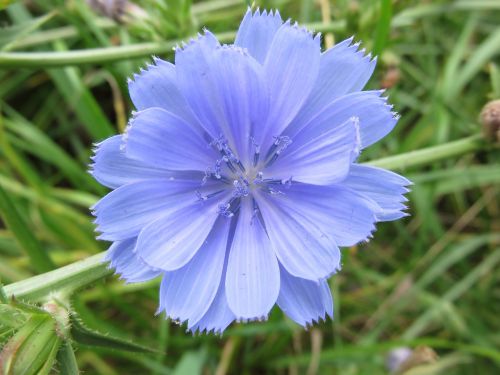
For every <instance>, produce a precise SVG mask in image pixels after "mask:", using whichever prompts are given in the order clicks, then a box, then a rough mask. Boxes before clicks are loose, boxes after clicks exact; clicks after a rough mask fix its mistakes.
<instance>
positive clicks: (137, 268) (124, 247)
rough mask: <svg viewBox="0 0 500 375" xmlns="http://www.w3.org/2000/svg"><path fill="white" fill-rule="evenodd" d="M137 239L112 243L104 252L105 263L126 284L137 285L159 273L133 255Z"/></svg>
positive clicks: (159, 272)
mask: <svg viewBox="0 0 500 375" xmlns="http://www.w3.org/2000/svg"><path fill="white" fill-rule="evenodd" d="M136 241H137V238H130V239H128V240H124V241H117V242H114V243H113V244H112V245H111V247H110V248H109V249H108V251H107V252H106V257H105V258H104V260H105V261H109V262H110V263H109V266H110V267H111V268H114V269H115V272H116V273H117V274H120V275H121V278H122V279H124V280H126V282H127V283H139V282H143V281H148V280H151V279H154V278H155V277H157V276H159V275H160V274H161V271H159V270H156V269H153V268H151V267H149V266H148V265H147V264H146V263H144V262H143V261H142V260H141V259H139V258H138V257H137V256H136V255H135V253H134V248H135V244H136Z"/></svg>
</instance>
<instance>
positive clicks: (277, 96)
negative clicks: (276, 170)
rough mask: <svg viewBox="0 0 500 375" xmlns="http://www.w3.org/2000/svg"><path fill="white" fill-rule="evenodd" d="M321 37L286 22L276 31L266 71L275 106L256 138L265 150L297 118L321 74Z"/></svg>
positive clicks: (266, 63)
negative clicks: (274, 137) (319, 73)
mask: <svg viewBox="0 0 500 375" xmlns="http://www.w3.org/2000/svg"><path fill="white" fill-rule="evenodd" d="M320 49H321V48H320V38H319V35H318V36H316V37H313V35H312V34H311V33H310V32H309V31H307V30H306V29H304V28H301V27H299V26H297V25H296V24H295V25H291V24H290V21H287V22H286V23H285V24H283V25H282V26H281V27H280V29H279V30H278V31H277V32H276V35H275V37H274V39H273V42H272V44H271V47H270V49H269V53H268V55H267V57H266V61H265V62H264V74H265V77H266V81H267V83H268V85H269V92H270V95H271V103H272V106H271V110H270V112H269V116H268V119H267V121H266V123H265V124H263V126H262V129H261V130H260V132H259V134H256V135H255V138H256V141H257V143H258V144H259V145H261V147H262V150H263V151H264V152H265V151H267V148H268V147H269V146H270V145H271V143H272V142H273V136H278V135H280V134H281V132H282V131H283V130H284V129H285V128H286V126H287V125H288V124H289V123H290V121H292V120H293V118H294V117H295V115H296V114H297V113H298V111H299V110H300V108H301V107H302V105H303V104H304V102H305V101H306V99H307V97H308V96H309V93H310V92H311V90H312V88H313V85H314V82H315V81H316V78H317V76H318V71H319V62H320Z"/></svg>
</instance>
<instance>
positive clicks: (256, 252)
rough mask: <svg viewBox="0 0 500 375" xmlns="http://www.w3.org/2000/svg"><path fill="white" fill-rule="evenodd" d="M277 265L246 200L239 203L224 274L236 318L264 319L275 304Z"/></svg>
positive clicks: (231, 307)
mask: <svg viewBox="0 0 500 375" xmlns="http://www.w3.org/2000/svg"><path fill="white" fill-rule="evenodd" d="M279 287H280V280H279V266H278V261H277V259H276V255H275V254H274V253H273V251H272V249H271V246H270V243H269V238H268V237H267V234H266V232H265V230H264V228H263V227H262V225H261V223H260V220H259V219H258V218H257V216H254V210H253V207H252V203H251V202H250V200H249V199H244V200H242V202H241V209H240V213H239V217H238V223H237V225H236V229H235V233H234V238H233V243H232V246H231V250H230V253H229V260H228V266H227V274H226V295H227V302H228V304H229V307H230V309H231V310H232V311H233V313H234V314H235V315H236V318H237V319H238V320H254V319H265V318H266V317H267V315H268V314H269V311H270V310H271V308H272V307H273V305H274V304H275V303H276V299H277V298H278V293H279Z"/></svg>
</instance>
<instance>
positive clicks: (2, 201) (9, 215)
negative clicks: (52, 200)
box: [0, 186, 54, 272]
mask: <svg viewBox="0 0 500 375" xmlns="http://www.w3.org/2000/svg"><path fill="white" fill-rule="evenodd" d="M0 214H1V216H2V219H3V220H4V222H5V224H6V225H7V227H8V228H9V229H10V230H11V231H12V233H13V234H14V236H15V238H16V240H17V241H18V242H19V245H20V246H21V247H22V248H23V249H24V251H25V252H26V255H28V257H29V258H30V260H31V265H32V266H33V268H34V269H35V270H36V271H38V272H46V271H49V270H51V269H53V268H54V264H53V263H52V261H51V259H50V257H49V255H48V254H47V252H46V251H45V249H44V248H43V246H42V245H41V244H40V242H39V241H38V240H37V238H36V237H35V236H34V235H33V233H32V232H31V231H30V229H29V227H28V225H27V224H26V223H25V221H24V219H23V218H22V216H21V215H20V214H19V212H18V211H17V209H16V204H15V203H14V202H13V201H12V200H11V199H10V197H9V195H8V194H7V193H6V192H5V190H4V189H3V188H2V187H1V186H0Z"/></svg>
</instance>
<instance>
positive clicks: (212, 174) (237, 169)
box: [196, 136, 292, 217]
mask: <svg viewBox="0 0 500 375" xmlns="http://www.w3.org/2000/svg"><path fill="white" fill-rule="evenodd" d="M250 142H251V144H252V147H251V149H252V153H253V155H252V157H251V158H250V160H251V162H250V164H251V165H243V163H242V162H241V160H240V159H239V158H238V156H237V154H236V153H235V152H234V151H233V150H232V149H231V147H230V146H229V143H228V141H227V140H226V138H225V137H223V136H220V137H219V138H217V139H215V140H213V141H212V142H210V143H209V145H210V146H211V147H214V148H215V149H216V150H217V151H218V153H219V154H220V158H219V159H217V160H216V161H215V163H214V165H213V166H212V167H209V168H207V170H206V171H205V176H204V177H203V180H202V185H204V184H206V183H207V181H209V180H211V181H214V180H215V181H218V182H220V183H221V185H222V186H223V187H222V188H221V189H220V190H218V191H216V192H214V193H211V194H207V195H203V194H201V193H200V192H199V191H197V193H196V195H197V198H198V200H200V201H206V200H208V199H210V198H213V197H215V196H217V195H219V194H220V193H222V192H227V191H228V190H231V197H230V198H229V199H228V200H227V201H225V202H223V203H220V204H219V205H218V212H219V214H220V215H222V216H225V217H232V216H234V215H235V214H236V213H237V212H238V210H239V207H240V203H241V200H242V199H245V198H246V197H251V195H252V191H253V190H255V189H259V190H261V191H263V192H265V193H268V194H284V192H283V189H284V188H288V187H289V186H290V185H291V184H292V177H290V178H288V179H285V180H282V179H275V178H265V177H264V172H263V171H264V170H265V168H266V167H268V166H270V165H271V164H273V163H274V162H275V161H276V160H277V159H278V158H279V157H280V155H281V154H282V153H283V151H285V149H286V148H287V147H288V146H289V145H290V144H291V143H292V140H291V139H290V137H288V136H279V137H275V138H274V142H273V143H272V145H271V147H270V148H269V150H268V152H267V153H266V155H265V156H264V157H262V156H261V148H260V145H258V144H257V143H256V142H255V140H254V138H253V137H251V138H250Z"/></svg>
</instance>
